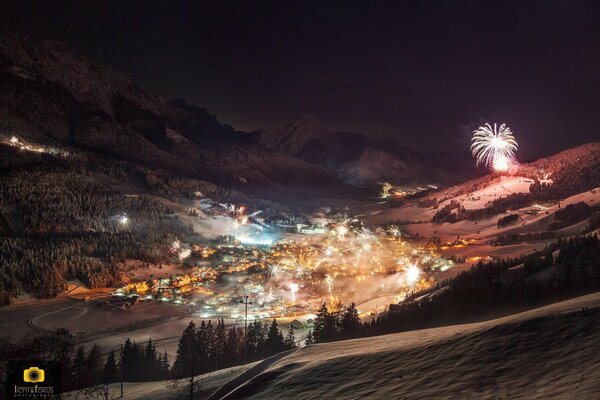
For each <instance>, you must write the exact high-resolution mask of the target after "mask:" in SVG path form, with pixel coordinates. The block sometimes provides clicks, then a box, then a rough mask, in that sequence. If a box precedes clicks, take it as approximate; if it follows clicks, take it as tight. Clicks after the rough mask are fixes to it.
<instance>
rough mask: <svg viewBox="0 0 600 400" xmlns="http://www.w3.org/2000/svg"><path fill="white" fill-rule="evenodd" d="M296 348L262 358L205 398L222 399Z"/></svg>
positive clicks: (209, 399)
mask: <svg viewBox="0 0 600 400" xmlns="http://www.w3.org/2000/svg"><path fill="white" fill-rule="evenodd" d="M296 351H298V349H293V350H288V351H283V352H281V353H277V354H275V355H274V356H271V357H269V358H266V359H264V360H262V361H261V362H260V363H258V364H256V365H255V366H254V367H252V368H250V369H249V370H247V371H245V372H244V373H243V374H241V375H239V376H237V377H235V378H233V379H232V380H230V381H228V382H225V383H224V384H223V385H222V386H221V387H220V388H218V389H217V391H216V392H214V393H213V394H212V395H210V397H209V398H208V399H207V400H224V399H227V397H228V396H229V395H230V394H231V392H233V391H234V390H235V389H237V388H238V387H240V386H242V385H243V384H245V383H246V382H248V381H250V380H251V379H252V378H254V377H255V376H257V375H258V374H260V373H261V372H263V371H264V370H265V369H267V368H268V367H270V366H271V365H273V364H275V362H277V361H279V360H281V359H282V358H283V357H286V356H288V355H290V354H292V353H295V352H296Z"/></svg>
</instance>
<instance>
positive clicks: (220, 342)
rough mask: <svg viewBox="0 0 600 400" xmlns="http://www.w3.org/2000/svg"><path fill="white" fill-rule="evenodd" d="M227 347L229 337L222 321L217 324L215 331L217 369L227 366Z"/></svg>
mask: <svg viewBox="0 0 600 400" xmlns="http://www.w3.org/2000/svg"><path fill="white" fill-rule="evenodd" d="M226 346H227V335H226V333H225V322H224V321H223V319H221V320H220V321H219V322H218V323H217V328H216V329H215V346H214V355H215V356H214V358H215V369H219V366H221V365H225V364H226V360H224V357H225V347H226Z"/></svg>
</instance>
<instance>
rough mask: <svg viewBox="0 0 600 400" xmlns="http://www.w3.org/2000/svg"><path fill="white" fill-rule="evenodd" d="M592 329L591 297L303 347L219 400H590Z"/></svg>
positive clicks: (596, 356)
mask: <svg viewBox="0 0 600 400" xmlns="http://www.w3.org/2000/svg"><path fill="white" fill-rule="evenodd" d="M584 307H585V308H587V309H589V311H587V312H585V313H582V312H581V310H582V308H584ZM598 329H600V293H595V294H591V295H587V296H583V297H579V298H575V299H571V300H568V301H564V302H560V303H556V304H552V305H549V306H546V307H541V308H538V309H535V310H531V311H527V312H523V313H520V314H516V315H512V316H508V317H504V318H500V319H495V320H490V321H486V322H480V323H472V324H465V325H453V326H447V327H440V328H432V329H424V330H418V331H412V332H403V333H397V334H391V335H385V336H377V337H369V338H364V339H354V340H346V341H340V342H334V343H323V344H317V345H311V346H308V347H307V348H304V349H301V350H300V351H298V352H296V353H294V354H292V355H289V356H287V357H285V358H284V359H282V360H280V361H279V362H277V363H275V364H274V365H273V366H272V367H270V368H269V369H267V370H266V371H265V372H263V373H262V374H260V375H258V376H257V377H255V378H254V379H252V380H251V381H249V382H248V383H246V384H245V385H243V386H241V387H239V388H238V389H237V390H236V391H234V392H233V393H231V394H230V395H229V396H227V397H226V398H227V399H250V398H251V399H282V398H293V399H295V398H302V399H324V398H327V399H392V398H393V399H456V398H463V399H500V398H504V399H596V398H598V397H599V396H600V370H598V368H597V366H598V365H599V364H600V353H598V351H596V349H597V348H598V346H600V335H598Z"/></svg>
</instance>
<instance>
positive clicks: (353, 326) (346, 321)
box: [306, 303, 361, 344]
mask: <svg viewBox="0 0 600 400" xmlns="http://www.w3.org/2000/svg"><path fill="white" fill-rule="evenodd" d="M360 335H361V322H360V318H359V316H358V310H357V309H356V305H355V304H354V303H352V304H350V306H348V307H345V306H343V305H341V304H340V305H338V306H337V307H333V309H332V310H329V309H328V308H327V304H323V305H322V306H321V308H320V309H319V311H318V313H317V316H316V318H315V320H314V324H313V329H312V330H311V331H310V332H309V333H308V336H307V339H306V344H311V343H318V342H332V341H335V340H342V339H352V338H355V337H358V336H360Z"/></svg>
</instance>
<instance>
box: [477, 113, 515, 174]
mask: <svg viewBox="0 0 600 400" xmlns="http://www.w3.org/2000/svg"><path fill="white" fill-rule="evenodd" d="M517 147H518V144H517V141H516V140H515V138H514V136H513V134H512V131H511V130H510V128H509V127H508V126H506V124H501V125H500V126H499V127H498V125H497V124H494V127H493V128H492V126H491V125H490V124H485V125H484V126H480V127H479V128H477V129H476V130H474V131H473V138H472V139H471V152H472V153H473V157H475V159H476V160H477V165H479V164H484V165H486V166H488V167H489V168H492V169H493V170H495V171H500V172H501V171H507V170H508V169H509V167H510V164H511V160H512V159H513V158H514V156H515V152H516V151H517Z"/></svg>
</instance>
